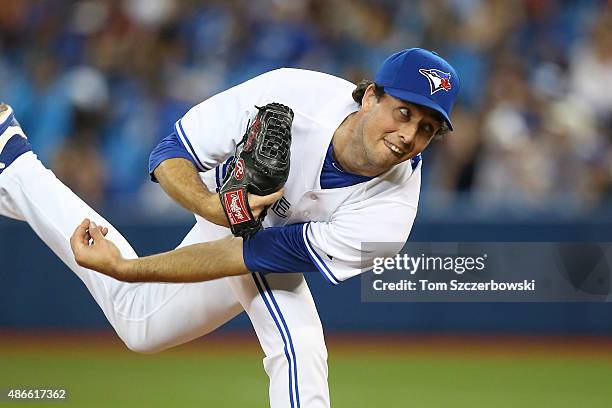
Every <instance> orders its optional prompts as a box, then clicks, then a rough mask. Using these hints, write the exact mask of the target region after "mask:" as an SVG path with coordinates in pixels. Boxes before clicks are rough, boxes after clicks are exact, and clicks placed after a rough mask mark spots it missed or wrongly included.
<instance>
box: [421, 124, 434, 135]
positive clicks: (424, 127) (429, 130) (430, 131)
mask: <svg viewBox="0 0 612 408" xmlns="http://www.w3.org/2000/svg"><path fill="white" fill-rule="evenodd" d="M421 130H422V131H423V132H425V133H426V134H428V135H432V134H433V133H434V128H433V126H432V125H430V124H429V123H426V124H424V125H422V126H421Z"/></svg>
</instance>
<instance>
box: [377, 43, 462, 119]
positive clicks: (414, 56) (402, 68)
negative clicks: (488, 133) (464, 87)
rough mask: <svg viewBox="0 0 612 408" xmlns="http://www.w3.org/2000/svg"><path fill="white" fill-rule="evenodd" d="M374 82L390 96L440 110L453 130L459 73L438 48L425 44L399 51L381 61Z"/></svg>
mask: <svg viewBox="0 0 612 408" xmlns="http://www.w3.org/2000/svg"><path fill="white" fill-rule="evenodd" d="M374 82H376V84H377V85H380V86H384V87H385V92H386V93H388V94H389V95H391V96H394V97H396V98H398V99H402V100H404V101H407V102H412V103H415V104H417V105H423V106H427V107H428V108H431V109H433V110H435V111H437V112H439V113H440V114H441V115H442V117H443V118H444V119H445V120H446V123H447V124H448V127H449V128H450V129H451V130H453V125H452V123H451V120H450V113H451V110H452V108H453V104H454V103H455V98H456V97H457V93H458V92H459V87H460V80H459V75H457V72H456V71H455V68H453V67H452V66H451V65H450V64H449V63H448V62H446V61H445V60H444V59H443V58H442V57H440V56H439V55H438V54H436V53H435V52H432V51H428V50H424V49H422V48H409V49H407V50H403V51H399V52H396V53H395V54H393V55H391V56H390V57H389V58H387V59H386V60H385V61H384V62H383V63H382V65H381V66H380V68H379V69H378V72H377V73H376V78H375V80H374Z"/></svg>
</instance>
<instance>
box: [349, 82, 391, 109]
mask: <svg viewBox="0 0 612 408" xmlns="http://www.w3.org/2000/svg"><path fill="white" fill-rule="evenodd" d="M372 84H374V94H375V95H376V98H377V99H378V100H380V98H382V97H383V96H384V95H385V87H384V86H380V85H377V84H375V83H374V82H373V81H370V80H369V79H362V80H361V81H359V83H358V84H357V87H356V88H355V89H354V90H353V93H352V95H353V100H354V101H355V102H357V103H358V104H359V105H360V106H361V100H362V99H363V94H365V91H366V89H367V88H368V86H370V85H372Z"/></svg>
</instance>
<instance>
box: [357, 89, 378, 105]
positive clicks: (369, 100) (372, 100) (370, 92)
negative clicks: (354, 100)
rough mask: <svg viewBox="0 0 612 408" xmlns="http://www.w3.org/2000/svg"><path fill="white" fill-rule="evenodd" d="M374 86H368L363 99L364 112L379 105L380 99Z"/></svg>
mask: <svg viewBox="0 0 612 408" xmlns="http://www.w3.org/2000/svg"><path fill="white" fill-rule="evenodd" d="M374 89H375V87H374V84H370V85H368V87H367V88H366V90H365V92H364V93H363V98H361V107H362V108H363V109H364V110H366V111H367V110H369V109H371V108H372V106H374V105H375V104H377V103H378V98H377V97H376V92H375V91H374Z"/></svg>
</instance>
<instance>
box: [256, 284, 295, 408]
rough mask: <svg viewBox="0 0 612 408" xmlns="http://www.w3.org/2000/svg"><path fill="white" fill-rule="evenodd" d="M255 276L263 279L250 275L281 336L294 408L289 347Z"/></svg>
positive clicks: (290, 397)
mask: <svg viewBox="0 0 612 408" xmlns="http://www.w3.org/2000/svg"><path fill="white" fill-rule="evenodd" d="M257 275H258V276H260V277H261V278H263V276H262V275H260V274H257V273H254V274H252V276H253V280H254V281H255V285H257V290H258V291H259V294H260V295H261V297H262V299H263V301H264V303H265V304H266V307H267V308H268V312H270V316H272V319H273V320H274V323H275V324H276V328H277V329H278V331H279V333H280V335H281V338H282V339H283V344H284V345H285V347H284V350H285V357H287V362H288V365H289V401H290V402H291V408H295V403H294V401H293V375H292V370H291V369H292V365H293V364H292V360H291V357H290V355H289V347H288V346H287V339H286V338H285V334H284V333H283V330H282V329H281V326H280V323H279V322H278V319H277V318H276V315H275V314H274V311H273V310H272V306H271V305H270V302H269V301H268V298H267V296H266V291H265V290H264V289H263V287H262V286H261V284H260V283H259V281H258V280H257ZM262 280H263V279H262ZM281 317H282V315H281Z"/></svg>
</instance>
